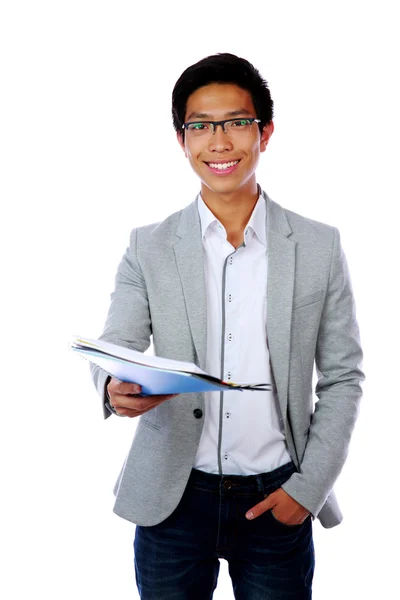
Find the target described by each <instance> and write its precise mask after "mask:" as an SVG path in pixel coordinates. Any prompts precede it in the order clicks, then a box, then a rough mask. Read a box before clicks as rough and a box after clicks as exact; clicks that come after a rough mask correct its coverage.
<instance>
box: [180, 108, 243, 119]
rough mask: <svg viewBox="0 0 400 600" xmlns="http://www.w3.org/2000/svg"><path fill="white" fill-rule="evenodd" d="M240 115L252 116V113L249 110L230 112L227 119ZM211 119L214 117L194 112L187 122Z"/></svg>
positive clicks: (239, 109) (226, 114) (241, 109)
mask: <svg viewBox="0 0 400 600" xmlns="http://www.w3.org/2000/svg"><path fill="white" fill-rule="evenodd" d="M239 115H252V113H251V112H250V111H249V110H247V108H238V109H237V110H232V111H230V112H227V113H225V116H226V117H238V116H239ZM211 118H212V115H210V114H207V113H197V112H192V113H190V115H189V116H188V118H187V120H188V121H190V120H191V119H209V120H211Z"/></svg>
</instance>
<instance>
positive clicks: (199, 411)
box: [193, 408, 203, 419]
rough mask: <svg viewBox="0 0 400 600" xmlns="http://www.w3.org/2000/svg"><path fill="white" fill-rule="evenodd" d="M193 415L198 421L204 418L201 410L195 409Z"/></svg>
mask: <svg viewBox="0 0 400 600" xmlns="http://www.w3.org/2000/svg"><path fill="white" fill-rule="evenodd" d="M193 414H194V416H195V418H196V419H201V417H202V416H203V411H202V410H201V408H195V409H194V411H193Z"/></svg>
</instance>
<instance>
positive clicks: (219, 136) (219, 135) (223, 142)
mask: <svg viewBox="0 0 400 600" xmlns="http://www.w3.org/2000/svg"><path fill="white" fill-rule="evenodd" d="M208 148H209V150H210V151H213V150H214V151H215V152H222V150H232V148H233V145H232V140H231V139H230V138H229V136H228V135H227V134H226V133H225V132H224V130H223V129H222V125H217V126H216V128H215V131H214V133H213V135H212V136H211V137H210V141H209V145H208Z"/></svg>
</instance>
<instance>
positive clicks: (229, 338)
mask: <svg viewBox="0 0 400 600" xmlns="http://www.w3.org/2000/svg"><path fill="white" fill-rule="evenodd" d="M232 340H233V335H232V334H231V333H230V334H229V335H228V341H229V342H231V341H232Z"/></svg>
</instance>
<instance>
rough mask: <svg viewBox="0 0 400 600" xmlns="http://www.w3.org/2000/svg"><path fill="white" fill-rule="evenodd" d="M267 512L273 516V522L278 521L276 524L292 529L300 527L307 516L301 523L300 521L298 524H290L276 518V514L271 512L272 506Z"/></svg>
mask: <svg viewBox="0 0 400 600" xmlns="http://www.w3.org/2000/svg"><path fill="white" fill-rule="evenodd" d="M268 512H269V513H270V515H271V517H272V518H273V520H274V522H275V523H278V525H280V526H281V527H285V528H286V529H292V530H296V529H300V527H302V526H303V525H304V523H305V522H306V520H307V518H306V519H304V521H303V523H300V524H299V525H290V524H288V523H283V521H280V520H279V519H277V518H276V516H275V515H274V513H273V512H272V508H271V509H270V510H269V511H268Z"/></svg>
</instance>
